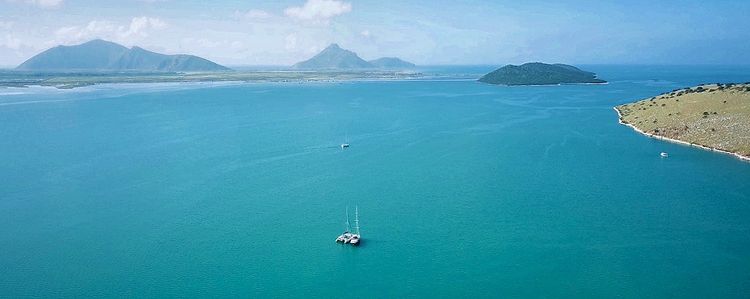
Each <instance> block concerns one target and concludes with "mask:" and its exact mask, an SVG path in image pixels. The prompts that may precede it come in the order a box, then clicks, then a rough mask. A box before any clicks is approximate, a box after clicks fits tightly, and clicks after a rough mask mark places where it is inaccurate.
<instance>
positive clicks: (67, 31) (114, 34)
mask: <svg viewBox="0 0 750 299" xmlns="http://www.w3.org/2000/svg"><path fill="white" fill-rule="evenodd" d="M166 26H167V23H166V22H164V21H162V20H161V19H158V18H151V17H134V18H133V19H132V20H131V21H130V24H129V25H118V24H116V23H114V22H111V21H98V20H94V21H91V22H89V23H88V24H86V26H67V27H62V28H59V29H57V30H56V31H55V37H56V40H55V42H56V43H59V44H75V43H80V42H85V41H88V40H91V39H94V38H103V39H108V40H113V41H117V42H121V43H125V44H131V43H133V42H135V41H137V40H139V39H142V38H145V37H148V36H149V32H150V31H151V30H160V29H163V28H165V27H166Z"/></svg>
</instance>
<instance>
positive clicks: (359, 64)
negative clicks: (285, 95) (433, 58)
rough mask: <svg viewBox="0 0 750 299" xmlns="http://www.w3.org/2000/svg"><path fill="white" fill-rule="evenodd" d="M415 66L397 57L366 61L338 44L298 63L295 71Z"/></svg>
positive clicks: (295, 65) (294, 66)
mask: <svg viewBox="0 0 750 299" xmlns="http://www.w3.org/2000/svg"><path fill="white" fill-rule="evenodd" d="M413 67H415V65H414V64H413V63H410V62H406V61H403V60H401V59H399V58H396V57H383V58H378V59H375V60H370V61H366V60H364V59H362V58H360V57H359V56H358V55H357V53H354V52H352V51H349V50H346V49H342V48H341V47H339V45H338V44H331V45H329V46H328V47H326V48H325V49H323V51H321V52H320V53H318V54H317V55H315V56H313V57H312V58H310V59H308V60H305V61H302V62H298V63H296V64H294V65H293V66H292V68H295V69H310V70H316V69H376V68H387V69H396V68H413Z"/></svg>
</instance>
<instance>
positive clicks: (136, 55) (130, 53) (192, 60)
mask: <svg viewBox="0 0 750 299" xmlns="http://www.w3.org/2000/svg"><path fill="white" fill-rule="evenodd" d="M16 69H18V70H34V71H160V72H205V71H227V70H229V68H227V67H224V66H221V65H219V64H216V63H214V62H212V61H210V60H207V59H203V58H201V57H198V56H193V55H182V54H180V55H165V54H160V53H155V52H151V51H148V50H145V49H143V48H139V47H133V48H126V47H124V46H122V45H119V44H116V43H113V42H108V41H105V40H100V39H96V40H92V41H89V42H86V43H83V44H80V45H75V46H57V47H54V48H51V49H48V50H46V51H44V52H42V53H39V54H37V55H35V56H34V57H31V58H29V59H28V60H26V61H25V62H24V63H22V64H21V65H19V66H18V67H16Z"/></svg>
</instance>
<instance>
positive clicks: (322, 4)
mask: <svg viewBox="0 0 750 299" xmlns="http://www.w3.org/2000/svg"><path fill="white" fill-rule="evenodd" d="M350 11H352V4H351V3H348V2H344V1H339V0H307V2H305V4H304V5H302V6H291V7H288V8H287V9H285V10H284V14H285V15H286V16H288V17H291V18H295V19H298V20H302V21H312V22H322V23H326V22H328V20H330V19H331V18H333V17H335V16H338V15H342V14H345V13H348V12H350Z"/></svg>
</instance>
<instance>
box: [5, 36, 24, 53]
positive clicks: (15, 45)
mask: <svg viewBox="0 0 750 299" xmlns="http://www.w3.org/2000/svg"><path fill="white" fill-rule="evenodd" d="M22 45H23V44H22V43H21V40H20V39H19V38H17V37H15V36H13V35H11V34H5V37H4V38H0V47H5V48H8V49H11V50H18V49H20V48H21V46H22Z"/></svg>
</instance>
